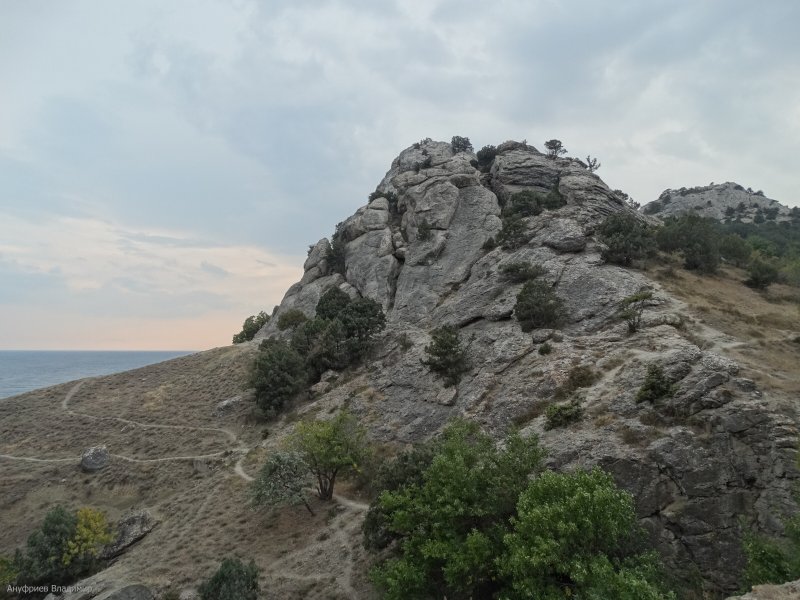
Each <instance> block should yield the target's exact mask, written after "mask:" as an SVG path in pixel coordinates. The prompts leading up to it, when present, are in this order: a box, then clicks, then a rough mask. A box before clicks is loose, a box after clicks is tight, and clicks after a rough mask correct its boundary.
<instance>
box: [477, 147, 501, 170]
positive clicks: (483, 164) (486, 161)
mask: <svg viewBox="0 0 800 600" xmlns="http://www.w3.org/2000/svg"><path fill="white" fill-rule="evenodd" d="M496 156H497V148H496V147H495V146H492V145H488V146H484V147H483V148H481V149H480V150H478V154H477V157H478V168H479V169H480V170H481V171H483V172H488V171H489V167H491V166H492V163H493V162H494V159H495V157H496Z"/></svg>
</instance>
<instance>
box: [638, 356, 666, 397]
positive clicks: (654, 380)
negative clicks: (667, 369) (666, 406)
mask: <svg viewBox="0 0 800 600" xmlns="http://www.w3.org/2000/svg"><path fill="white" fill-rule="evenodd" d="M674 394H675V385H674V384H673V383H672V382H671V381H670V380H669V379H667V377H666V376H665V375H664V369H663V368H662V367H661V365H657V364H651V365H648V366H647V375H645V378H644V383H643V384H642V387H641V388H639V391H638V392H637V393H636V402H637V404H638V403H642V402H650V403H653V402H655V401H656V400H660V399H661V398H669V397H671V396H673V395H674Z"/></svg>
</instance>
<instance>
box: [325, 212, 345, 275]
mask: <svg viewBox="0 0 800 600" xmlns="http://www.w3.org/2000/svg"><path fill="white" fill-rule="evenodd" d="M345 243H346V240H345V239H344V235H343V234H342V224H341V223H339V224H338V225H337V226H336V231H335V232H334V234H333V236H331V245H330V247H329V248H328V253H327V256H326V258H327V260H328V268H329V269H330V270H331V272H333V273H339V274H341V275H344V274H345V271H346V267H347V265H346V264H345V254H346V252H345Z"/></svg>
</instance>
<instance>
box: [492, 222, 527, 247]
mask: <svg viewBox="0 0 800 600" xmlns="http://www.w3.org/2000/svg"><path fill="white" fill-rule="evenodd" d="M529 239H530V236H529V235H528V226H527V225H526V224H525V221H524V220H523V219H522V217H520V216H519V215H518V214H516V213H512V214H509V215H504V216H503V228H502V229H501V230H500V232H499V233H498V234H497V244H498V245H500V246H501V247H502V248H503V249H504V250H516V249H517V248H520V247H522V246H524V245H525V244H527V243H528V240H529Z"/></svg>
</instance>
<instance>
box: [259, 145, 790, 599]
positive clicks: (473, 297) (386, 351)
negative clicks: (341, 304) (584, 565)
mask: <svg viewBox="0 0 800 600" xmlns="http://www.w3.org/2000/svg"><path fill="white" fill-rule="evenodd" d="M475 158H476V157H475V155H473V154H472V153H470V152H458V153H455V152H454V151H453V149H452V148H451V145H450V144H448V143H443V142H434V141H431V140H423V141H422V142H420V143H418V144H415V145H413V146H412V147H409V148H407V149H406V150H404V151H403V152H401V154H400V155H399V156H398V157H397V158H396V159H395V160H394V162H393V163H392V166H391V169H390V170H389V171H388V172H387V174H386V176H385V177H384V178H383V180H382V181H381V182H380V183H379V185H378V187H377V190H376V191H375V193H373V194H372V195H371V197H370V198H371V199H370V201H369V203H368V204H366V205H365V206H363V207H362V208H360V209H358V211H356V213H355V214H354V215H353V216H351V217H350V218H348V219H347V220H346V221H344V222H343V223H341V224H340V226H339V227H338V229H337V233H336V236H335V238H334V240H333V241H334V244H333V245H334V247H335V248H334V249H332V246H331V243H330V241H329V240H327V239H323V240H320V241H319V242H318V243H317V244H316V245H315V246H313V248H312V249H311V251H310V253H309V256H308V259H307V261H306V263H305V267H304V268H305V274H304V276H303V278H302V279H301V281H299V282H298V283H297V284H295V285H294V286H292V287H291V288H290V289H289V290H288V291H287V293H286V296H285V297H284V299H283V301H282V302H281V304H280V306H279V307H278V308H277V313H276V315H274V316H280V315H281V314H282V313H284V312H285V311H287V310H289V309H299V310H302V311H303V312H304V313H305V314H306V315H307V316H309V317H313V315H314V311H315V306H316V303H317V301H318V300H319V298H320V296H321V294H322V293H323V292H324V291H325V290H326V289H328V288H329V287H330V286H338V287H339V288H341V289H342V290H344V291H345V292H347V293H348V294H350V295H351V296H352V297H357V296H366V297H370V298H372V299H374V300H376V301H378V302H380V303H381V305H382V306H383V308H384V310H385V311H386V314H387V322H388V327H387V329H386V331H385V332H384V334H383V335H382V337H381V338H380V339H379V340H378V342H377V344H376V348H375V351H374V354H373V357H372V358H371V360H369V361H368V362H367V364H366V365H365V366H364V367H361V368H357V369H355V372H352V373H348V375H347V377H340V376H339V375H338V374H336V373H330V374H328V375H326V376H325V377H323V382H322V383H320V384H318V385H317V386H315V387H314V394H315V397H314V401H313V403H312V404H311V405H310V406H309V408H308V410H310V411H311V410H313V411H314V412H316V411H324V410H327V411H334V410H336V407H340V406H348V407H349V409H350V410H351V411H353V412H355V413H356V414H358V415H359V416H360V418H361V420H362V422H363V423H364V424H366V425H367V426H369V427H370V432H371V436H372V437H373V439H375V440H377V441H380V442H384V443H409V442H417V441H420V440H424V439H427V438H429V437H430V436H432V435H433V434H435V433H436V432H437V431H439V430H441V429H442V427H444V425H445V424H446V423H447V422H448V421H450V420H451V419H452V418H454V417H456V416H466V417H467V418H470V419H474V420H476V421H478V422H480V423H482V424H483V425H484V426H485V427H486V428H487V429H488V430H489V431H491V432H494V433H496V434H497V435H500V434H501V433H502V432H504V431H506V430H507V429H508V428H509V427H513V426H522V427H523V432H524V433H529V434H537V435H539V436H540V438H541V440H542V443H543V445H544V446H545V447H546V448H547V450H548V452H549V457H550V458H549V461H550V465H551V466H552V467H554V468H557V469H571V468H575V467H585V466H591V465H600V466H601V467H603V468H604V469H606V470H608V471H609V472H611V473H612V474H613V476H614V477H615V478H616V480H617V482H618V484H619V485H621V486H622V487H624V488H625V489H627V490H629V491H630V492H632V493H633V494H634V496H635V497H636V502H637V507H638V512H639V515H640V518H641V523H642V524H643V525H644V526H645V528H646V529H647V530H648V531H649V532H650V534H651V538H652V541H653V542H654V544H655V545H656V546H657V547H658V549H659V550H660V551H661V553H662V555H663V556H664V557H665V558H666V560H667V561H668V563H669V564H670V567H671V569H672V570H673V572H674V573H677V574H679V576H680V577H682V578H683V579H684V580H688V579H691V578H692V577H695V576H699V577H700V578H701V579H702V580H704V581H705V584H706V586H707V587H708V588H709V589H712V590H716V591H717V592H718V593H720V592H730V591H734V590H735V589H737V586H738V582H739V578H740V576H741V573H742V568H743V564H744V559H743V555H742V551H741V544H740V538H741V533H742V530H741V526H742V523H744V525H745V526H746V527H752V528H753V529H755V530H758V531H762V532H765V533H769V534H777V533H779V532H780V531H781V529H782V524H781V523H782V522H781V515H785V514H786V513H787V511H790V510H793V509H794V507H795V504H794V501H793V499H792V489H793V486H794V485H795V482H796V481H797V478H798V476H799V475H800V473H798V469H797V466H796V462H795V450H794V448H795V446H796V442H797V427H796V425H797V423H796V420H795V417H793V416H791V415H790V414H788V413H787V411H785V410H781V409H779V407H780V405H781V402H784V401H788V399H787V396H786V394H785V393H783V392H781V391H780V390H776V391H775V392H774V393H773V392H772V391H770V390H763V389H760V387H759V386H758V385H757V384H756V383H754V381H753V380H751V379H749V378H747V377H743V376H742V374H741V365H740V364H738V363H737V362H736V361H734V360H732V359H731V358H729V357H727V356H725V354H726V350H727V349H728V348H731V347H733V346H735V345H736V340H734V339H731V338H730V336H726V335H724V334H722V333H721V332H719V331H716V330H714V329H711V328H709V327H707V326H706V325H704V324H702V323H701V321H700V320H699V319H698V318H696V316H694V315H693V313H692V312H691V310H690V307H688V306H687V305H686V304H685V303H684V302H682V301H679V300H678V299H676V298H675V297H674V296H672V295H671V294H670V293H668V292H667V290H666V289H665V288H664V287H662V286H661V285H659V283H657V282H656V281H654V280H653V279H651V277H650V276H649V275H648V273H646V272H643V271H638V270H633V269H626V268H621V267H618V266H615V265H611V264H606V263H605V261H604V260H603V259H602V257H601V250H602V247H603V246H602V244H601V243H600V242H599V241H598V240H597V238H596V237H595V232H596V230H597V227H598V226H599V225H600V223H602V221H603V220H604V219H605V218H606V217H607V216H608V215H611V214H614V213H618V212H621V211H627V212H628V213H629V214H632V215H637V213H636V212H635V211H633V209H632V208H630V207H628V206H627V205H626V204H625V203H624V202H623V201H622V199H620V198H619V197H618V195H617V194H615V193H614V192H612V191H611V190H610V189H609V188H608V187H607V186H606V185H605V183H603V181H602V180H601V179H600V178H599V177H598V176H597V175H596V174H594V173H591V172H589V170H587V169H586V168H585V166H584V165H582V164H581V163H580V162H579V161H575V160H571V159H566V158H565V159H561V158H550V157H548V156H546V155H545V154H543V153H540V152H538V151H537V150H536V149H535V148H533V147H532V146H529V145H526V144H524V143H518V142H506V143H504V144H501V145H500V146H498V147H497V154H496V157H494V158H493V160H491V162H490V164H484V165H481V164H478V162H477V161H476V160H475ZM479 167H480V168H479ZM522 190H532V191H535V192H541V193H556V194H557V195H558V196H559V197H560V198H561V199H563V202H564V205H563V206H561V207H558V208H552V209H550V210H545V211H543V212H542V213H541V214H538V215H536V216H531V217H528V218H526V219H525V220H524V223H525V226H524V229H525V231H524V238H525V239H524V241H526V243H523V244H522V246H521V247H519V248H517V249H513V250H506V249H503V248H500V247H494V245H493V244H492V240H493V239H494V238H495V237H496V236H497V235H498V233H499V232H500V230H501V227H502V221H501V207H502V205H503V204H504V203H506V202H508V201H509V199H510V197H511V196H512V194H514V193H515V192H519V191H522ZM740 203H742V205H743V207H744V208H742V209H740V208H739V205H740ZM654 205H655V203H651V204H650V205H648V207H649V208H648V207H646V208H647V210H646V211H645V212H647V213H649V214H655V215H666V214H673V211H675V212H678V211H681V210H687V209H689V208H694V209H696V210H698V211H700V210H702V211H704V212H705V213H708V214H709V216H712V214H713V216H714V217H715V218H724V217H725V215H726V209H727V207H728V206H730V207H731V209H733V210H734V211H740V210H741V216H742V218H755V215H756V214H757V213H758V209H759V207H760V211H761V213H762V214H765V218H767V216H768V213H767V211H771V210H772V209H773V208H774V209H776V210H777V212H776V214H775V218H776V219H782V218H784V217H785V215H786V214H787V211H788V209H787V208H786V207H783V206H781V205H780V204H778V203H776V202H775V201H772V200H769V199H767V198H765V197H763V196H761V195H759V194H758V193H752V194H751V193H749V192H747V191H746V190H744V189H742V188H741V186H737V185H736V184H723V185H719V186H709V187H708V188H696V189H693V190H678V191H668V192H665V193H664V194H663V195H662V197H661V199H660V200H659V201H658V207H657V208H654ZM736 214H739V212H737V213H736ZM769 214H771V213H769ZM639 217H640V218H642V219H646V217H644V216H641V213H639ZM770 218H771V217H770ZM337 253H338V256H339V258H335V256H336V255H337ZM342 256H343V260H341V257H342ZM520 262H527V263H535V264H537V265H541V266H542V267H544V268H545V269H546V275H544V276H543V277H544V279H545V280H546V281H547V283H548V284H549V285H550V286H551V288H552V289H553V290H555V292H556V294H557V295H558V296H559V297H560V298H561V299H562V300H563V302H564V304H565V306H566V309H567V314H568V318H567V320H566V323H565V324H564V325H563V326H562V327H561V328H560V329H559V330H552V329H537V330H534V331H533V333H532V334H531V333H524V332H523V331H522V330H521V328H520V325H519V323H518V322H517V320H516V319H515V318H513V316H514V315H513V311H514V305H515V302H516V297H517V294H518V293H519V292H520V289H521V287H522V284H521V283H515V282H514V281H513V280H510V279H509V278H507V277H506V276H504V271H503V267H504V266H507V265H510V264H512V263H520ZM643 287H648V288H650V289H651V290H653V297H652V300H650V301H649V303H648V305H647V307H646V310H645V313H644V320H643V323H644V326H643V328H642V329H641V330H640V331H639V332H637V333H636V334H634V335H628V332H627V330H626V327H625V324H624V323H623V322H621V321H620V319H619V317H618V313H619V307H620V302H621V301H622V300H623V299H624V298H625V297H627V296H629V295H631V294H634V293H636V292H637V291H638V290H640V289H641V288H643ZM277 321H278V319H277V318H273V319H272V320H271V321H270V322H269V323H268V324H267V325H266V326H265V327H264V328H263V329H262V331H261V332H260V333H259V335H258V336H257V337H258V338H259V339H260V338H264V337H266V336H277V335H285V333H281V332H279V331H278V329H277V326H276V323H277ZM442 325H454V326H456V327H458V328H459V330H460V333H461V336H462V337H463V339H465V340H467V341H468V354H469V360H470V364H471V365H472V369H471V371H470V373H469V374H468V375H467V376H465V377H464V378H463V379H462V380H461V382H460V383H459V384H458V386H456V387H451V388H446V387H444V385H443V384H442V382H441V380H440V379H438V378H436V377H435V376H434V375H432V374H431V373H429V371H428V370H427V369H426V368H425V367H424V366H423V365H422V364H421V360H422V359H423V358H425V353H424V348H425V346H426V345H427V344H428V343H430V340H431V330H432V329H433V328H434V327H438V326H442ZM545 341H548V343H549V344H550V345H551V346H552V352H551V353H550V354H545V353H540V352H538V351H537V350H538V349H539V348H540V346H541V344H542V343H543V342H545ZM651 364H656V365H659V366H661V367H662V368H663V370H664V372H665V373H666V374H667V376H668V378H669V379H670V380H671V381H672V382H674V384H675V386H676V388H675V389H676V392H675V394H674V396H673V397H672V398H670V399H669V400H667V401H663V402H658V403H655V404H653V405H649V404H640V403H637V402H636V401H635V396H636V393H637V390H638V389H639V388H640V387H641V386H642V384H643V381H644V378H645V376H646V372H647V368H648V365H651ZM576 369H589V370H590V372H591V373H592V377H591V382H590V383H589V384H588V385H586V386H585V387H580V386H578V388H579V389H576V388H575V386H572V375H573V374H574V373H575V372H576ZM584 372H586V371H584ZM570 386H572V387H570ZM564 390H567V392H569V394H571V395H574V396H575V397H577V398H578V400H579V401H580V402H581V404H582V407H583V410H584V418H583V419H582V420H581V421H580V422H578V423H576V424H574V425H571V426H569V427H568V428H566V429H555V430H549V431H548V430H546V429H545V427H544V422H545V419H544V416H543V413H544V412H545V409H546V408H547V406H549V405H551V404H553V403H554V402H556V401H557V400H556V399H555V398H557V397H561V396H560V395H559V392H560V391H561V392H563V391H564Z"/></svg>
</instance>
